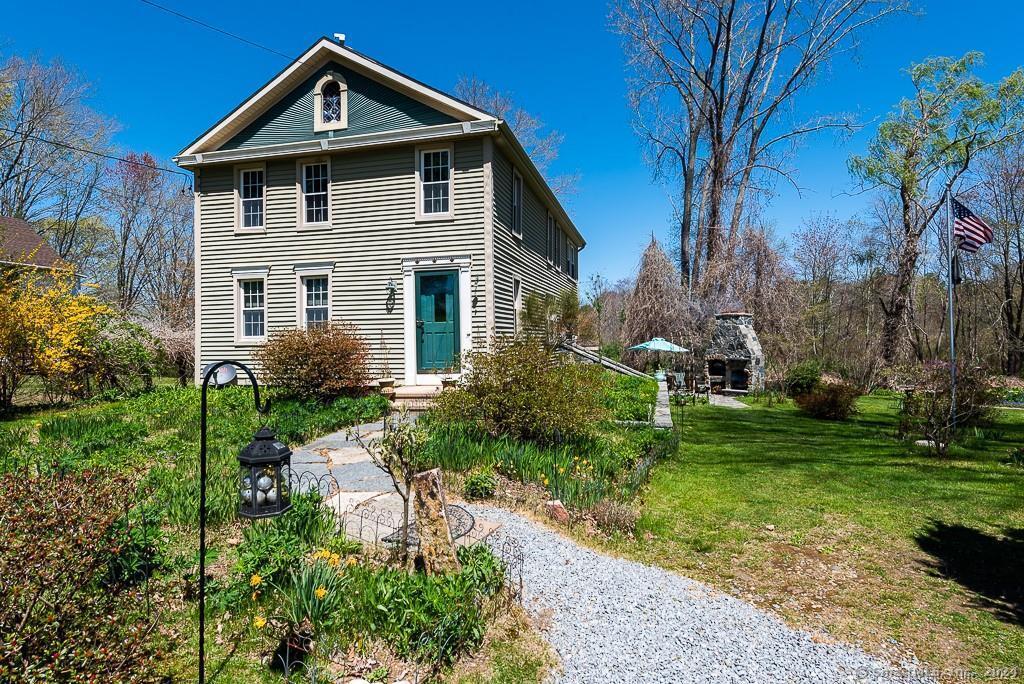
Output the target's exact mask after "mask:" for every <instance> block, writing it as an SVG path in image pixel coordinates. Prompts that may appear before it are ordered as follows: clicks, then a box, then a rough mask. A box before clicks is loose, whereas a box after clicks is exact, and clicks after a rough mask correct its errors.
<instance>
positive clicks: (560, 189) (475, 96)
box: [455, 76, 579, 198]
mask: <svg viewBox="0 0 1024 684" xmlns="http://www.w3.org/2000/svg"><path fill="white" fill-rule="evenodd" d="M455 95H456V97H458V98H459V99H461V100H464V101H466V102H468V103H469V104H471V105H473V106H474V107H477V108H479V109H482V110H484V111H485V112H488V113H490V114H493V115H494V116H496V117H498V118H500V119H502V120H504V121H505V123H507V124H508V126H509V128H511V129H512V132H513V133H515V135H516V138H517V139H518V140H519V142H520V143H521V144H522V146H523V148H524V149H525V150H526V153H527V154H528V155H530V159H532V160H533V163H534V164H535V165H536V166H537V169H538V170H539V171H540V172H541V173H542V174H544V176H545V177H547V179H548V183H549V184H550V185H551V189H552V190H553V191H554V193H555V194H556V195H558V196H559V197H563V198H565V197H570V196H572V195H574V194H575V193H576V191H577V188H578V185H579V174H576V173H573V174H565V175H560V176H549V175H548V171H549V169H550V167H551V164H553V163H554V162H555V160H556V159H558V153H559V150H560V148H561V146H562V141H563V140H565V136H564V135H562V134H561V133H560V132H558V131H556V130H551V129H547V128H546V127H545V125H544V122H543V121H541V120H540V118H539V117H537V116H536V115H534V114H531V113H530V112H528V111H526V110H525V109H523V108H522V107H520V106H519V105H518V104H516V102H515V100H514V99H513V98H512V95H510V94H509V93H506V92H502V91H499V90H497V89H495V88H493V87H491V86H490V85H489V84H488V83H486V82H485V81H484V80H482V79H480V78H478V77H477V76H462V77H460V78H459V80H458V81H457V82H456V84H455Z"/></svg>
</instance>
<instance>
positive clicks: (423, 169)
mask: <svg viewBox="0 0 1024 684" xmlns="http://www.w3.org/2000/svg"><path fill="white" fill-rule="evenodd" d="M451 173H452V169H451V152H450V151H449V150H447V149H444V150H423V151H421V152H420V182H421V184H422V185H421V193H422V202H423V205H422V207H421V211H422V213H423V215H424V216H429V215H437V214H449V213H451Z"/></svg>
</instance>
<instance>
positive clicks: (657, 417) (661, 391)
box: [654, 380, 672, 430]
mask: <svg viewBox="0 0 1024 684" xmlns="http://www.w3.org/2000/svg"><path fill="white" fill-rule="evenodd" d="M654 427H656V428H661V429H662V430H671V429H672V409H671V408H670V407H669V403H668V383H666V382H665V381H664V380H659V381H658V398H657V400H655V402H654Z"/></svg>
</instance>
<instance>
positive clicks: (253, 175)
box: [238, 169, 265, 228]
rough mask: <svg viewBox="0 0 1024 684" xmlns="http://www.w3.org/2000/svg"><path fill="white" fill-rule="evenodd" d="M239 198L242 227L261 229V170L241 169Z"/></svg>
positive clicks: (262, 183)
mask: <svg viewBox="0 0 1024 684" xmlns="http://www.w3.org/2000/svg"><path fill="white" fill-rule="evenodd" d="M239 185H240V186H241V187H239V193H238V194H239V197H240V198H241V200H242V227H243V228H262V227H263V191H264V187H265V185H264V181H263V169H242V170H241V171H240V172H239Z"/></svg>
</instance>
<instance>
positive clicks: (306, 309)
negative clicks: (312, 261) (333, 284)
mask: <svg viewBox="0 0 1024 684" xmlns="http://www.w3.org/2000/svg"><path fill="white" fill-rule="evenodd" d="M328 287H329V282H328V278H327V276H307V277H305V278H303V279H302V296H303V306H302V311H303V323H305V325H306V327H307V328H308V327H311V326H315V325H324V324H326V323H327V320H328V318H329V317H330V309H329V305H328V301H329V291H328Z"/></svg>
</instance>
